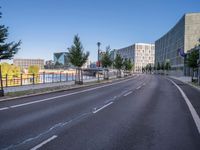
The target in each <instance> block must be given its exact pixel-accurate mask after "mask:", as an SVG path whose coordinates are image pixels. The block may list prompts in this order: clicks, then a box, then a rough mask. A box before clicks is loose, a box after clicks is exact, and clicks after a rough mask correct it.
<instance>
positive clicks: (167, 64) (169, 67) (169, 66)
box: [165, 62, 171, 71]
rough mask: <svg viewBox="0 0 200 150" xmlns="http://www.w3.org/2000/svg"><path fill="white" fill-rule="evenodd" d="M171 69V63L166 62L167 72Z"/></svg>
mask: <svg viewBox="0 0 200 150" xmlns="http://www.w3.org/2000/svg"><path fill="white" fill-rule="evenodd" d="M170 69H171V65H170V62H166V63H165V70H167V71H168V70H170Z"/></svg>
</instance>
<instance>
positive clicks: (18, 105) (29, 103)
mask: <svg viewBox="0 0 200 150" xmlns="http://www.w3.org/2000/svg"><path fill="white" fill-rule="evenodd" d="M132 79H133V78H131V79H127V80H123V81H119V82H116V83H111V84H107V85H103V86H98V87H94V88H90V89H86V90H82V91H77V92H73V93H68V94H64V95H59V96H54V97H50V98H45V99H41V100H36V101H32V102H27V103H22V104H17V105H13V106H9V107H3V108H0V111H2V110H6V109H11V108H17V107H21V106H26V105H31V104H35V103H40V102H44V101H49V100H53V99H57V98H61V97H66V96H71V95H75V94H80V93H84V92H89V91H93V90H96V89H100V88H104V87H107V86H112V85H115V84H119V83H123V82H126V81H129V80H132Z"/></svg>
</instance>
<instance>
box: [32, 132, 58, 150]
mask: <svg viewBox="0 0 200 150" xmlns="http://www.w3.org/2000/svg"><path fill="white" fill-rule="evenodd" d="M57 137H58V136H57V135H53V136H52V137H50V138H48V139H47V140H45V141H43V142H42V143H40V144H38V145H36V146H35V147H33V148H31V149H30V150H37V149H39V148H41V147H42V146H44V145H45V144H47V143H49V142H50V141H52V140H54V139H55V138H57Z"/></svg>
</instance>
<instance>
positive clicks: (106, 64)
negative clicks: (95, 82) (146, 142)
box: [101, 46, 112, 79]
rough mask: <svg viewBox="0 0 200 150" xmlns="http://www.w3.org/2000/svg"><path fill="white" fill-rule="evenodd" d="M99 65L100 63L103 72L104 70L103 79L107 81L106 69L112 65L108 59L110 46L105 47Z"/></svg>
mask: <svg viewBox="0 0 200 150" xmlns="http://www.w3.org/2000/svg"><path fill="white" fill-rule="evenodd" d="M101 63H102V67H103V68H105V69H104V70H106V73H105V74H104V79H109V76H108V72H109V70H108V67H110V66H111V65H112V60H111V58H110V46H107V47H106V52H105V54H103V56H102V58H101Z"/></svg>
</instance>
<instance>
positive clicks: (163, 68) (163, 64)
mask: <svg viewBox="0 0 200 150" xmlns="http://www.w3.org/2000/svg"><path fill="white" fill-rule="evenodd" d="M160 69H161V70H163V71H164V70H165V63H164V62H162V64H161V66H160Z"/></svg>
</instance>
